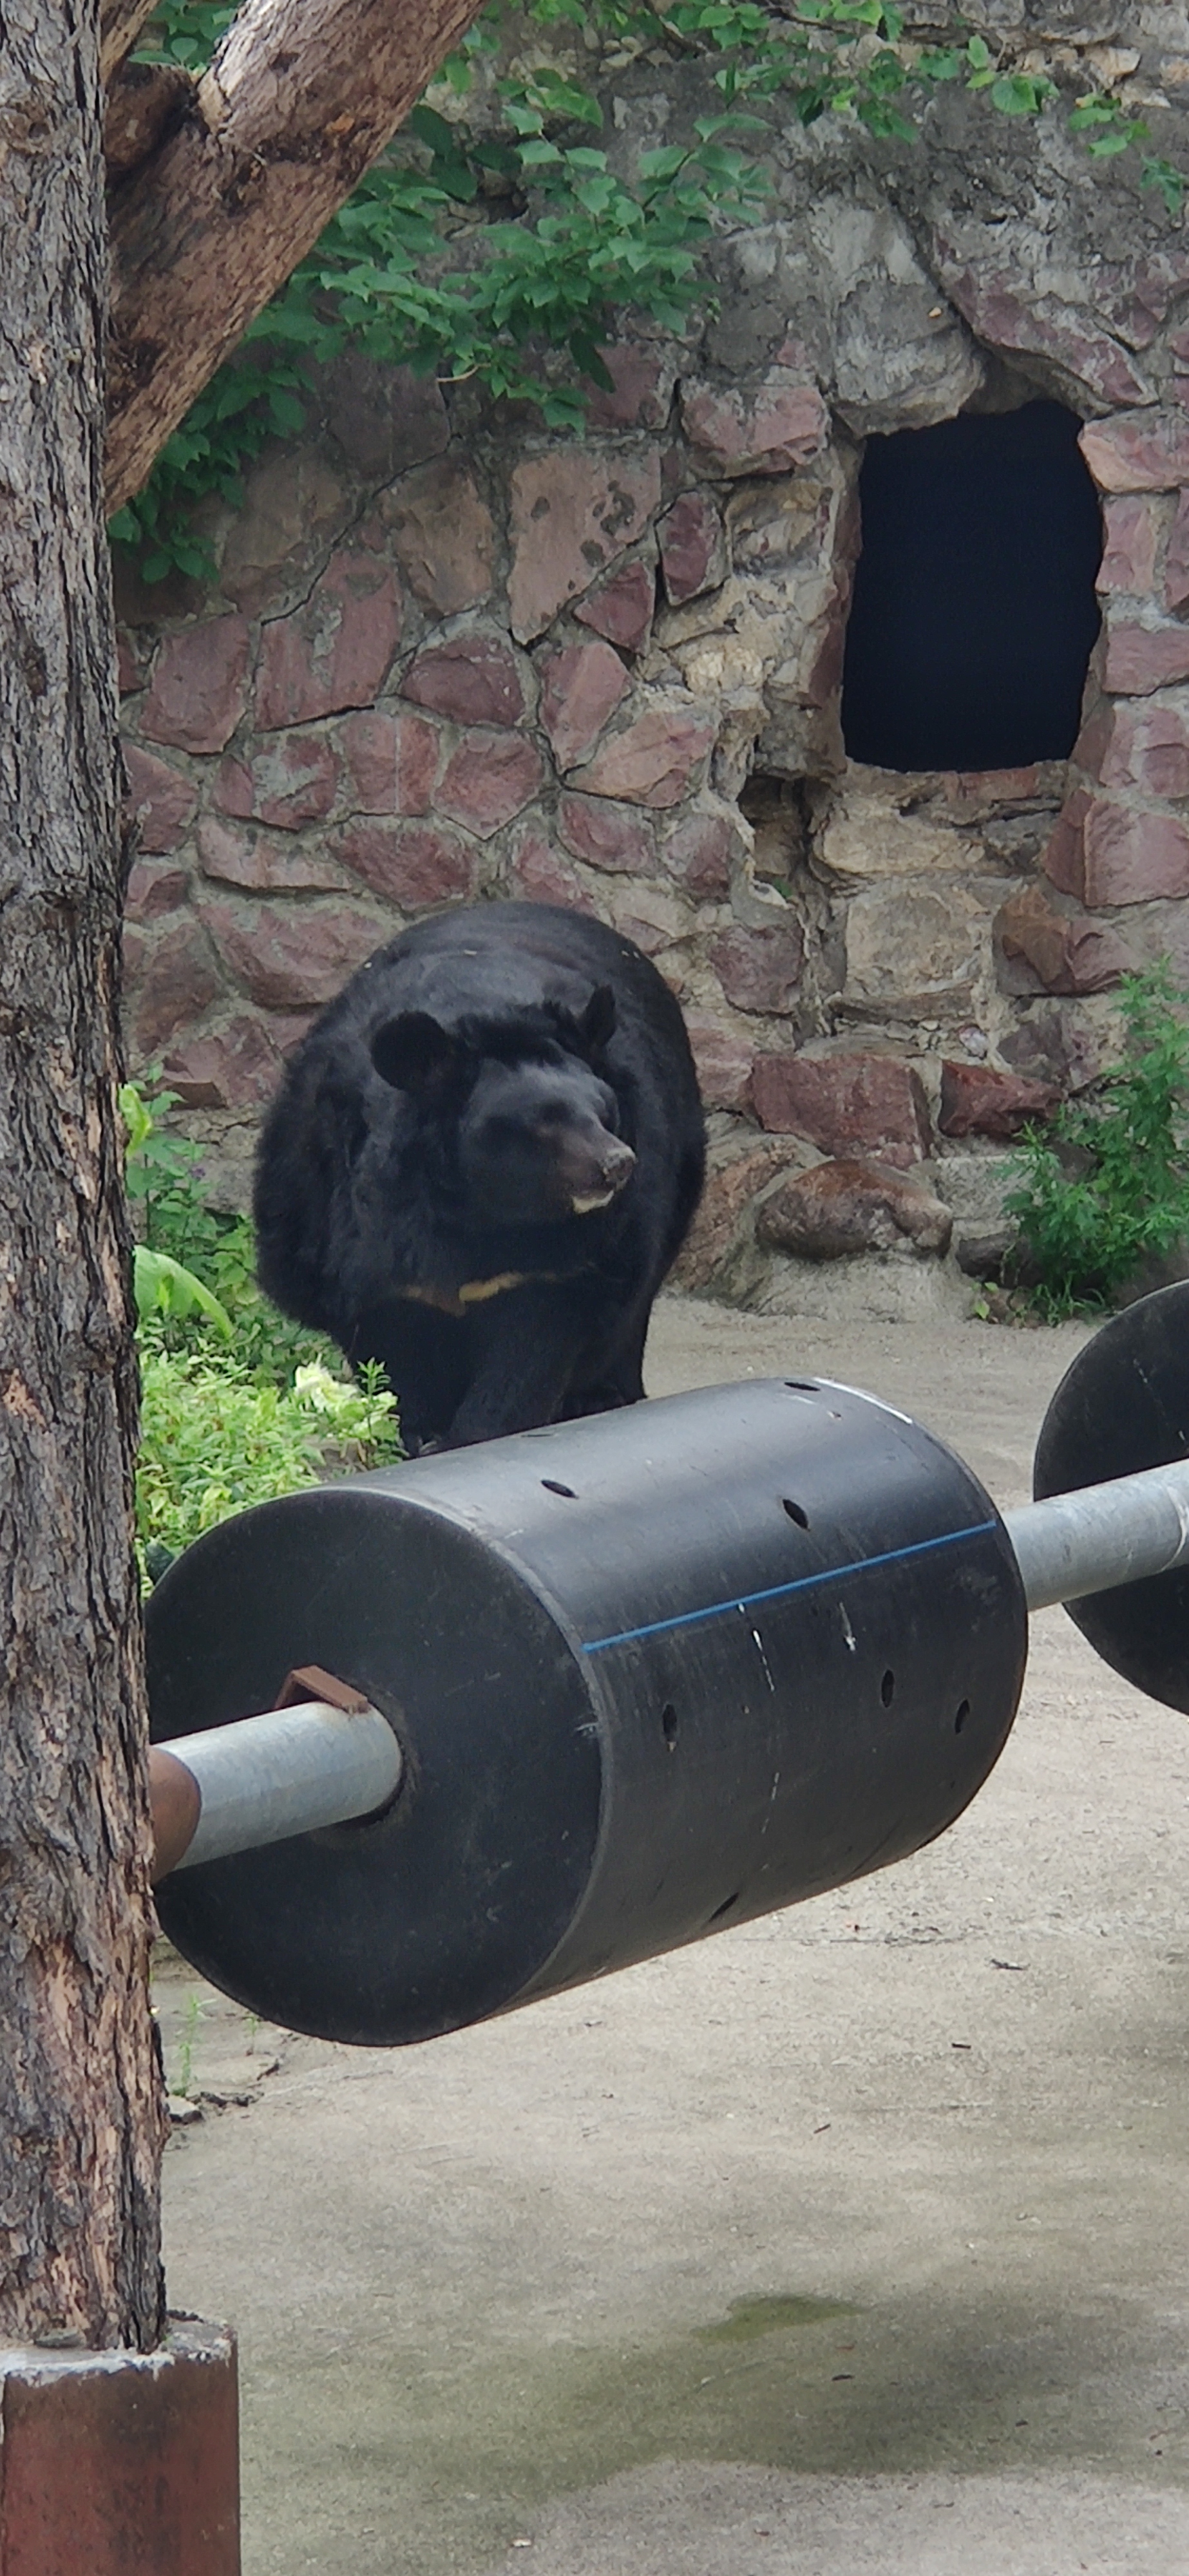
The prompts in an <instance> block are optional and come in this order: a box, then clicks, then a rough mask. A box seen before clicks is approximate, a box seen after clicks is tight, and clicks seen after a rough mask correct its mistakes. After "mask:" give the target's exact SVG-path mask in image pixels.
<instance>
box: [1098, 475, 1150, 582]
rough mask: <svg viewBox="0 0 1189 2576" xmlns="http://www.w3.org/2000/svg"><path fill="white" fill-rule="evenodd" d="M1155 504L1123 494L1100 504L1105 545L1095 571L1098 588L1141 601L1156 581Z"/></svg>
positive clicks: (1140, 496) (1133, 494)
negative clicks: (1118, 592)
mask: <svg viewBox="0 0 1189 2576" xmlns="http://www.w3.org/2000/svg"><path fill="white" fill-rule="evenodd" d="M1158 506H1159V505H1158V504H1154V503H1153V502H1152V501H1150V500H1146V499H1145V498H1144V497H1143V496H1142V495H1141V494H1140V493H1131V492H1128V493H1124V494H1123V495H1122V496H1121V497H1119V498H1118V499H1115V500H1110V501H1107V502H1105V503H1104V505H1103V512H1102V516H1103V524H1104V529H1105V536H1106V543H1105V545H1104V547H1103V550H1102V562H1101V564H1100V565H1099V568H1098V585H1097V586H1098V588H1099V590H1102V591H1112V592H1113V591H1122V592H1124V593H1125V594H1127V595H1129V596H1130V597H1131V598H1133V599H1141V598H1144V597H1145V596H1146V595H1147V593H1148V592H1149V591H1150V590H1151V588H1152V585H1153V583H1154V581H1155V579H1156V551H1157V546H1158V543H1159V536H1160V522H1159V517H1158V515H1157V513H1158Z"/></svg>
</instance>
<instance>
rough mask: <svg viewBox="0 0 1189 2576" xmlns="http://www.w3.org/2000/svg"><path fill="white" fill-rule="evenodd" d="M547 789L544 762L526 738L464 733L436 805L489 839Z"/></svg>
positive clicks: (469, 828) (439, 789) (447, 769)
mask: <svg viewBox="0 0 1189 2576" xmlns="http://www.w3.org/2000/svg"><path fill="white" fill-rule="evenodd" d="M544 784H545V765H544V762H543V761H542V759H541V755H540V753H539V751H538V750H537V747H536V744H535V743H532V742H529V741H528V740H527V739H526V737H525V735H524V734H521V733H507V732H497V731H496V730H495V729H494V728H493V729H492V730H490V731H488V732H479V731H476V732H473V733H466V734H464V735H463V738H462V741H461V742H460V743H459V745H458V748H457V750H456V751H455V752H454V753H453V754H452V755H451V758H450V760H449V761H448V762H447V765H446V769H445V773H444V775H443V778H442V782H441V785H440V786H439V788H438V791H437V795H436V797H435V799H434V804H435V808H436V810H437V811H438V812H439V813H442V814H448V815H449V816H450V818H451V821H452V822H455V823H464V824H465V825H466V826H467V829H468V830H469V831H472V832H478V833H479V835H480V837H481V838H482V839H484V840H486V839H488V838H489V837H490V835H491V833H492V832H498V831H499V830H500V829H501V827H502V825H503V824H505V823H510V822H511V820H512V817H513V815H514V814H519V813H522V812H523V809H524V807H525V806H526V805H528V804H531V802H532V799H533V797H534V796H536V795H537V794H538V793H539V792H540V789H541V788H542V787H543V786H544Z"/></svg>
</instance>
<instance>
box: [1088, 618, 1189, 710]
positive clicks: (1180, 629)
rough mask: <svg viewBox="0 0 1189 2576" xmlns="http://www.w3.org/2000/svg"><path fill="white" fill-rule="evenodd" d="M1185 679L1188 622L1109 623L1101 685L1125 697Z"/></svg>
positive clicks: (1187, 674)
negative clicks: (1180, 623)
mask: <svg viewBox="0 0 1189 2576" xmlns="http://www.w3.org/2000/svg"><path fill="white" fill-rule="evenodd" d="M1176 680H1189V626H1139V625H1135V624H1126V625H1120V626H1110V627H1109V628H1108V630H1107V648H1106V668H1105V671H1104V672H1103V686H1104V687H1105V688H1107V689H1117V690H1118V691H1119V692H1120V694H1122V695H1125V696H1127V697H1137V698H1142V697H1146V696H1147V695H1148V694H1149V692H1150V691H1151V690H1152V689H1167V688H1168V687H1170V686H1171V684H1172V683H1173V682H1174V681H1176Z"/></svg>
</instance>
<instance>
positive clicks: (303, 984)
mask: <svg viewBox="0 0 1189 2576" xmlns="http://www.w3.org/2000/svg"><path fill="white" fill-rule="evenodd" d="M412 828H415V827H412ZM202 918H203V921H204V922H205V924H206V927H207V929H208V930H209V932H210V934H211V937H212V939H213V940H214V943H215V946H216V948H217V949H218V951H219V954H220V956H221V957H222V959H223V961H224V964H225V965H226V967H227V968H228V970H229V972H230V973H231V974H232V975H233V976H234V978H235V980H236V982H237V983H238V984H239V985H241V986H242V988H243V990H244V992H245V993H246V994H247V995H248V997H249V999H250V1000H251V1001H253V1002H255V1003H256V1004H257V1005H258V1007H259V1008H260V1009H261V1010H263V1011H293V1010H301V1009H303V1008H304V1007H305V1006H307V1005H314V1006H320V1005H321V1004H322V1003H323V1002H331V1001H333V1000H334V997H335V994H336V993H339V992H341V991H342V988H343V985H344V984H345V983H346V981H347V978H348V976H349V975H353V974H354V972H355V969H356V967H357V966H362V964H363V961H364V958H365V957H370V956H371V954H372V951H373V949H375V948H378V947H379V945H380V941H381V938H382V936H383V925H382V924H379V923H377V922H376V920H375V919H374V918H370V919H369V918H368V917H367V916H366V915H365V913H364V912H363V911H362V909H361V907H360V905H359V904H358V903H357V902H355V903H343V904H308V905H307V904H303V906H302V908H301V911H300V912H299V913H293V912H291V911H288V910H282V909H281V908H280V907H279V906H277V905H275V904H262V905H259V906H258V907H257V908H256V909H255V910H253V909H252V908H251V907H250V906H249V905H242V906H241V905H238V904H237V905H235V906H232V905H231V904H229V903H210V904H206V905H204V907H203V914H202ZM187 1016H188V1017H193V1016H196V1015H195V1014H193V1013H190V1014H188V1015H187ZM179 1025H180V1023H179Z"/></svg>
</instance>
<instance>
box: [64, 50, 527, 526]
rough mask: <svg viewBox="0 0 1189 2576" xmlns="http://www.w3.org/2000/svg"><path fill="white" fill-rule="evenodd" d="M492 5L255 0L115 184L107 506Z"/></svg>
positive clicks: (125, 493) (128, 486)
mask: <svg viewBox="0 0 1189 2576" xmlns="http://www.w3.org/2000/svg"><path fill="white" fill-rule="evenodd" d="M109 5H111V6H112V8H113V14H114V8H115V0H109ZM481 5H482V0H415V5H414V0H247V5H246V7H244V8H243V9H242V10H241V11H240V14H239V16H238V18H237V19H236V20H235V22H234V24H233V25H232V26H231V27H230V28H229V29H228V32H227V35H226V37H225V38H224V41H223V43H222V45H221V46H220V49H219V51H218V53H217V54H216V56H215V59H214V62H213V63H212V65H211V67H210V70H209V71H208V72H207V73H206V75H205V77H204V78H203V79H202V80H201V81H200V82H199V84H198V89H197V93H196V96H195V99H194V102H193V104H192V106H191V108H190V110H189V112H188V113H187V114H186V116H185V117H184V119H183V122H182V123H181V125H180V126H179V127H178V129H177V130H176V131H170V132H169V133H168V134H167V136H166V138H165V140H164V141H163V142H162V144H161V146H160V148H159V149H158V150H157V151H155V152H153V153H152V154H151V155H150V158H149V159H148V160H147V161H145V162H144V163H142V164H141V166H140V167H139V168H138V169H137V170H136V171H135V173H134V175H133V176H132V177H130V178H129V179H127V180H125V181H124V183H123V185H122V186H119V187H117V188H116V190H115V191H114V193H113V197H112V201H111V234H112V326H111V341H110V348H109V358H108V436H107V505H108V508H109V509H111V510H116V509H118V508H119V506H120V503H121V502H122V501H126V500H127V499H128V498H129V495H130V494H131V493H133V492H136V491H138V490H139V488H140V485H141V484H142V483H143V482H144V480H145V477H146V475H147V474H148V472H149V469H150V467H151V465H152V463H153V459H154V457H155V456H156V454H157V452H158V450H159V449H160V448H161V447H162V446H163V444H164V442H165V440H166V439H167V438H168V436H169V434H170V431H171V430H173V429H175V428H176V427H177V424H178V422H179V421H180V420H181V419H182V418H183V416H184V414H185V413H186V412H187V411H188V410H189V407H190V404H191V403H192V402H193V401H194V398H195V396H196V395H197V394H199V393H200V392H201V391H202V388H203V386H204V385H205V384H206V383H207V382H208V381H209V379H210V377H211V376H212V375H213V374H214V372H215V369H216V367H217V366H218V365H219V363H220V360H221V359H222V358H224V357H225V356H226V355H227V352H228V350H229V349H231V348H233V347H234V345H235V342H236V341H237V340H238V339H239V337H240V335H241V333H242V332H243V331H244V330H245V329H246V327H247V325H248V323H249V322H250V321H251V320H252V319H253V318H254V316H255V315H256V314H257V313H259V312H260V311H261V309H262V308H263V306H264V305H265V304H267V302H268V300H269V297H270V296H271V295H274V294H275V292H276V290H277V288H278V287H279V286H280V285H282V284H283V282H284V280H285V279H286V278H287V277H288V276H290V274H291V273H292V271H293V269H294V268H295V267H296V266H297V263H298V261H299V260H300V259H303V258H304V256H305V254H306V252H307V250H309V249H310V248H311V246H312V244H313V243H314V242H315V241H316V240H317V238H318V235H319V233H320V232H321V230H322V227H323V225H324V224H325V223H326V222H327V221H328V220H329V218H330V216H331V215H332V214H333V213H334V211H335V208H336V207H337V206H340V205H341V204H342V203H343V200H344V198H346V197H348V196H349V195H350V193H351V190H352V188H353V187H354V186H355V183H356V180H357V179H359V178H360V177H361V176H362V174H363V172H364V171H365V170H366V169H367V168H368V166H369V164H370V163H371V162H372V161H374V160H375V158H376V155H377V154H378V153H379V152H381V151H382V150H383V148H384V145H385V144H386V143H387V141H388V139H389V137H390V136H391V135H392V134H393V133H394V132H395V130H396V127H397V126H398V125H399V124H400V123H401V121H402V119H403V118H404V117H405V116H407V114H408V112H409V109H410V108H411V107H412V106H413V104H414V101H415V100H416V98H417V97H418V95H419V93H420V91H421V90H422V89H424V87H425V84H426V82H427V81H428V80H429V79H431V78H432V75H433V73H434V72H435V71H436V69H437V67H438V65H439V63H440V62H441V61H442V59H443V57H444V55H446V54H447V53H448V52H449V50H450V48H451V46H452V45H453V44H455V43H456V42H457V40H458V38H459V37H460V36H461V35H462V34H463V33H464V32H465V30H466V28H467V27H468V26H469V25H470V24H471V21H472V19H474V18H476V17H477V16H478V14H479V9H480V6H481Z"/></svg>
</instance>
